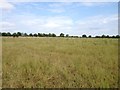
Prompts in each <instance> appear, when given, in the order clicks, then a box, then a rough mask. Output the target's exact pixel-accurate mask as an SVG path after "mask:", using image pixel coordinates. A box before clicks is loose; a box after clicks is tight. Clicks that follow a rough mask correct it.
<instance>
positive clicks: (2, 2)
mask: <svg viewBox="0 0 120 90" xmlns="http://www.w3.org/2000/svg"><path fill="white" fill-rule="evenodd" d="M0 8H1V9H3V10H11V9H13V8H14V5H13V4H11V3H9V2H7V1H6V0H0Z"/></svg>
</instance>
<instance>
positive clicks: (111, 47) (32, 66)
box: [2, 37, 118, 88]
mask: <svg viewBox="0 0 120 90" xmlns="http://www.w3.org/2000/svg"><path fill="white" fill-rule="evenodd" d="M2 49H3V50H2V62H3V67H2V68H3V76H2V77H3V87H9V88H11V87H19V88H21V87H36V88H47V87H49V88H54V87H55V88H56V87H57V88H64V87H66V88H77V87H79V88H80V87H88V88H91V87H96V88H98V87H103V88H115V87H118V85H117V84H118V39H107V38H62V37H61V38H60V37H59V38H58V37H54V38H53V37H48V38H46V37H40V38H38V37H36V38H35V37H33V38H26V37H25V38H22V37H21V38H3V40H2Z"/></svg>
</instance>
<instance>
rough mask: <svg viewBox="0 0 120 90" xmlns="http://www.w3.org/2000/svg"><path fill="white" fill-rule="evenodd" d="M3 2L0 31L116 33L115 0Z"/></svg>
mask: <svg viewBox="0 0 120 90" xmlns="http://www.w3.org/2000/svg"><path fill="white" fill-rule="evenodd" d="M0 1H1V0H0ZM2 2H3V3H2V4H0V11H1V13H2V19H1V20H0V25H1V26H2V32H11V33H13V32H23V33H55V34H56V35H59V34H60V33H64V34H69V35H73V36H81V35H83V34H86V35H92V36H96V35H103V34H104V35H117V34H118V3H117V2H7V1H4V0H2Z"/></svg>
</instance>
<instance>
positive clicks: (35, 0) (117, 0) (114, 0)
mask: <svg viewBox="0 0 120 90" xmlns="http://www.w3.org/2000/svg"><path fill="white" fill-rule="evenodd" d="M9 1H11V2H119V0H9Z"/></svg>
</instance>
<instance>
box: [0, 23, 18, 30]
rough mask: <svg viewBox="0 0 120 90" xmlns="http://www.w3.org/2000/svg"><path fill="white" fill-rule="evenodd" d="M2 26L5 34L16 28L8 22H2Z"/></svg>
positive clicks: (0, 24)
mask: <svg viewBox="0 0 120 90" xmlns="http://www.w3.org/2000/svg"><path fill="white" fill-rule="evenodd" d="M0 26H1V28H2V31H5V32H9V31H11V30H14V29H15V27H16V26H15V24H14V23H12V22H6V21H2V22H0Z"/></svg>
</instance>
